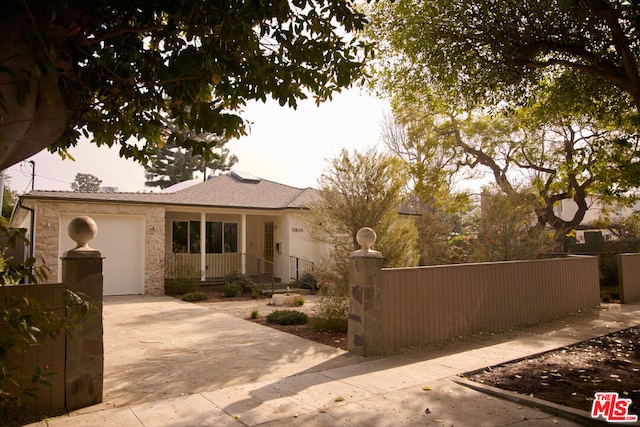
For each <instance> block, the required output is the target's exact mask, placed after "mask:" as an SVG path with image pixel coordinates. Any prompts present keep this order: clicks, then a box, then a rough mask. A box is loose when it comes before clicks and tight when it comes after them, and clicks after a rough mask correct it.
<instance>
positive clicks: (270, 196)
mask: <svg viewBox="0 0 640 427" xmlns="http://www.w3.org/2000/svg"><path fill="white" fill-rule="evenodd" d="M316 197H318V193H317V192H316V191H315V190H313V189H311V188H306V189H300V188H294V187H290V186H287V185H283V184H278V183H276V182H272V181H268V180H263V179H260V178H257V177H255V176H253V175H251V174H248V173H243V172H235V171H234V172H231V173H229V174H226V175H221V176H216V177H213V178H211V179H209V180H208V181H205V182H201V183H199V184H196V185H191V186H186V185H178V186H177V187H175V188H173V189H167V190H165V191H162V192H159V193H118V192H115V191H111V192H96V193H84V192H70V191H32V192H30V193H28V194H25V195H23V196H21V197H20V200H19V203H18V207H17V208H16V210H15V212H14V215H13V217H12V222H11V225H12V226H14V227H23V228H27V229H31V225H30V224H31V223H32V222H33V230H34V241H35V244H34V248H33V250H34V254H33V255H34V256H35V257H36V259H37V260H38V262H39V263H40V264H44V265H46V266H47V267H48V268H49V269H50V275H49V279H50V280H56V279H57V280H60V263H61V262H60V257H61V256H62V255H63V253H64V252H65V251H66V250H68V249H71V248H73V247H74V246H75V243H74V242H72V241H71V239H70V238H69V237H68V234H67V227H68V224H69V222H70V221H71V220H72V219H73V218H75V217H76V216H79V215H88V216H90V217H92V218H93V219H94V220H95V221H96V223H97V225H98V235H97V236H96V238H95V239H94V240H93V241H92V242H90V243H89V245H90V246H91V247H93V248H96V249H98V250H99V251H100V252H101V253H102V255H103V257H104V258H105V260H104V286H105V289H104V293H105V294H106V295H126V294H162V293H164V281H165V279H171V278H175V277H186V276H189V277H195V278H197V279H199V280H202V281H205V280H209V279H214V278H220V277H223V276H225V275H226V274H227V273H229V272H230V271H232V270H238V271H242V272H244V273H246V274H249V275H252V274H253V275H257V274H262V275H268V276H272V277H274V278H275V280H276V281H281V282H283V283H288V282H289V281H290V280H291V279H292V278H294V277H295V276H296V274H298V273H299V270H298V271H296V270H295V269H296V266H297V267H298V268H300V266H306V267H305V268H309V267H308V266H309V265H310V263H319V262H320V261H321V259H322V257H323V256H324V255H325V254H326V251H327V247H326V245H325V244H321V243H317V242H312V241H311V240H310V239H309V236H308V234H307V230H306V228H305V223H304V215H305V213H306V212H307V210H308V204H309V202H310V201H312V200H313V199H314V198H316ZM32 213H33V220H32V219H31V215H32Z"/></svg>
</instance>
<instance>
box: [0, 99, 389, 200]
mask: <svg viewBox="0 0 640 427" xmlns="http://www.w3.org/2000/svg"><path fill="white" fill-rule="evenodd" d="M389 111H390V108H389V105H388V103H387V102H385V101H383V100H381V99H378V98H376V97H374V96H372V95H368V94H366V93H364V92H362V91H361V90H359V89H350V90H348V91H344V92H343V93H340V94H336V95H334V99H333V101H330V102H326V103H323V104H321V105H320V106H319V107H318V106H316V105H315V103H314V102H313V100H305V101H302V102H300V103H299V105H298V108H297V109H296V110H293V109H291V108H289V107H280V106H279V105H278V103H277V102H267V103H262V102H259V103H252V104H250V105H248V106H247V107H246V109H245V112H244V113H243V114H242V117H243V118H244V119H247V120H248V121H249V122H250V123H251V125H250V133H249V135H248V136H245V137H242V138H240V139H238V140H231V141H229V142H228V143H227V144H226V147H227V148H229V150H230V151H231V153H232V154H235V155H236V156H237V157H238V159H239V161H238V162H237V163H236V164H235V165H234V167H233V169H234V170H238V171H243V172H249V173H251V174H253V175H255V176H257V177H260V178H263V179H267V180H271V181H275V182H278V183H281V184H286V185H290V186H293V187H298V188H306V187H317V179H318V178H319V177H320V175H321V174H322V173H323V172H325V171H326V170H327V168H328V165H329V164H328V162H327V161H328V160H329V159H332V158H335V157H336V156H337V155H338V154H339V153H340V150H341V149H342V148H348V149H350V150H352V149H356V150H366V149H368V148H372V147H380V148H381V149H382V143H381V139H380V133H381V129H382V121H383V116H384V114H385V113H388V112H389ZM69 152H70V154H71V155H72V156H73V157H74V158H75V161H71V160H61V159H60V157H59V156H58V155H57V154H51V153H49V152H48V151H46V150H45V151H42V152H40V153H38V154H36V155H35V156H33V157H31V158H29V159H28V160H32V161H34V162H35V181H34V182H35V184H34V188H35V189H36V190H63V191H67V190H68V191H71V183H72V182H73V181H74V179H75V176H76V174H77V173H88V174H91V175H94V176H96V177H98V178H99V179H101V180H102V186H107V187H117V188H118V191H120V192H125V191H126V192H141V191H151V189H150V188H149V187H145V186H144V181H145V178H144V168H143V167H142V166H141V165H140V164H139V163H137V162H135V161H133V160H125V159H121V158H120V157H119V156H118V146H114V147H113V148H108V147H96V146H95V144H92V143H91V142H90V141H88V140H81V141H80V142H79V143H78V145H77V147H74V148H71V149H70V150H69ZM5 175H6V176H8V177H9V187H10V188H11V189H12V190H14V191H16V192H17V193H18V194H23V193H25V192H28V191H30V190H31V175H32V167H31V164H29V163H25V162H22V163H18V164H16V165H14V166H11V167H10V168H8V169H6V170H5Z"/></svg>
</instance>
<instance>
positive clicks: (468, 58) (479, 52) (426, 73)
mask: <svg viewBox="0 0 640 427" xmlns="http://www.w3.org/2000/svg"><path fill="white" fill-rule="evenodd" d="M370 14H371V26H370V28H369V31H370V33H371V35H372V36H375V37H374V39H375V40H379V43H378V49H377V51H378V52H377V56H378V57H379V58H380V61H379V66H380V68H381V69H382V72H383V80H384V81H383V83H382V84H383V85H385V86H387V87H394V88H396V90H400V88H403V89H404V90H406V93H409V94H410V93H413V92H416V91H417V92H423V91H422V90H421V88H424V87H436V86H437V87H439V88H440V90H441V93H446V94H447V95H448V97H450V98H451V99H459V100H464V104H466V105H477V104H484V103H489V104H491V105H493V106H499V103H502V105H503V106H504V105H505V103H507V104H511V105H514V104H523V103H526V102H527V100H528V99H529V98H530V97H531V96H535V94H536V92H537V90H538V89H539V88H540V87H542V86H546V85H553V86H554V87H555V91H556V94H557V95H558V98H561V99H562V103H561V106H560V108H563V106H566V105H573V106H575V107H576V108H578V109H581V110H582V111H592V112H593V111H600V112H606V111H610V110H614V111H617V112H626V111H628V110H629V109H633V108H635V110H640V68H639V67H638V62H639V60H640V23H639V22H640V21H638V18H637V17H638V15H639V14H640V3H638V2H636V1H626V0H545V1H537V2H522V1H517V0H502V1H492V2H487V1H484V0H435V1H432V0H429V1H427V0H398V1H396V2H373V3H372V6H371V8H370Z"/></svg>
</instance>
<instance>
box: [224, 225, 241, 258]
mask: <svg viewBox="0 0 640 427" xmlns="http://www.w3.org/2000/svg"><path fill="white" fill-rule="evenodd" d="M224 251H225V252H238V224H236V223H235V222H226V223H225V224H224Z"/></svg>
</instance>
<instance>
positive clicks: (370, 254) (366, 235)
mask: <svg viewBox="0 0 640 427" xmlns="http://www.w3.org/2000/svg"><path fill="white" fill-rule="evenodd" d="M377 239H378V236H377V235H376V232H375V231H374V230H373V229H372V228H370V227H362V228H361V229H360V230H358V232H357V233H356V240H357V241H358V244H360V246H361V247H362V249H359V250H357V251H354V252H351V256H352V257H366V258H382V254H381V253H380V252H378V251H374V250H373V249H371V247H372V246H373V245H374V243H376V240H377Z"/></svg>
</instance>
